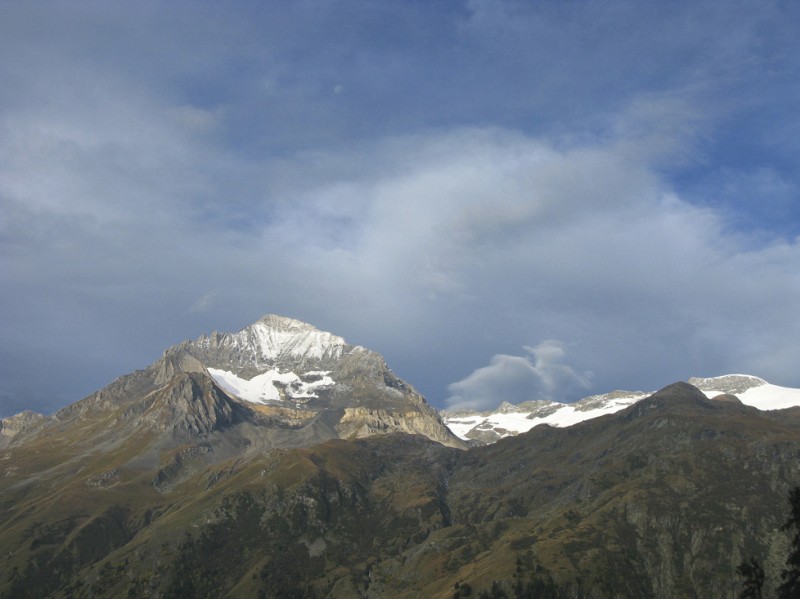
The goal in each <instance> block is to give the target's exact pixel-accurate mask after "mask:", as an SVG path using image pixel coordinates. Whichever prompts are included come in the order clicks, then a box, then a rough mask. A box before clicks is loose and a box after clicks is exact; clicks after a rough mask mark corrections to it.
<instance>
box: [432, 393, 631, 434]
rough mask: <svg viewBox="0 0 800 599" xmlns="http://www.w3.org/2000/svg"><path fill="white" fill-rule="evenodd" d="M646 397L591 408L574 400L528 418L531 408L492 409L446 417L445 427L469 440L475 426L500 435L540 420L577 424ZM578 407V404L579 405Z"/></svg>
mask: <svg viewBox="0 0 800 599" xmlns="http://www.w3.org/2000/svg"><path fill="white" fill-rule="evenodd" d="M644 397H647V394H644V393H643V394H635V395H629V396H625V397H619V398H615V399H612V400H609V401H608V402H607V403H606V404H604V405H603V406H600V407H597V408H594V409H591V410H581V409H576V407H575V406H576V405H577V404H561V407H559V408H558V409H556V410H555V411H553V412H550V413H549V414H546V415H544V416H534V417H532V418H529V417H528V416H530V415H531V414H532V413H531V412H506V413H494V414H491V415H489V416H483V415H480V414H476V415H474V416H466V417H455V418H453V419H452V420H451V419H445V424H446V425H447V427H448V428H449V429H450V430H451V431H453V433H454V434H455V435H456V436H458V437H460V438H461V439H464V440H468V439H469V437H467V433H469V432H470V431H471V430H473V429H474V428H476V427H478V428H479V430H480V429H481V428H483V429H486V430H489V429H491V430H494V431H495V432H496V433H498V434H499V435H500V436H501V437H510V436H514V435H519V434H521V433H526V432H528V431H529V430H531V429H532V428H533V427H534V426H538V425H539V424H549V425H550V426H556V427H565V426H572V425H573V424H578V423H579V422H583V421H584V420H591V419H592V418H597V417H599V416H605V415H606V414H613V413H614V412H618V411H620V410H622V409H624V408H627V407H628V406H630V405H632V404H634V403H636V402H637V401H639V400H640V399H643V398H644ZM578 408H580V406H578Z"/></svg>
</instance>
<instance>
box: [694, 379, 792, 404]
mask: <svg viewBox="0 0 800 599" xmlns="http://www.w3.org/2000/svg"><path fill="white" fill-rule="evenodd" d="M701 391H702V392H703V393H705V394H706V397H708V398H714V397H716V396H717V395H722V394H724V393H725V391H720V390H718V389H701ZM734 395H736V397H738V398H739V401H741V402H742V403H743V404H745V405H746V406H752V407H754V408H758V409H759V410H765V411H766V410H784V409H786V408H793V407H795V406H800V389H794V388H791V387H780V386H778V385H773V384H771V383H767V382H765V383H764V384H763V385H758V386H756V387H751V388H750V389H747V390H746V391H743V392H741V393H735V394H734Z"/></svg>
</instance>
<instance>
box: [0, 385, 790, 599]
mask: <svg viewBox="0 0 800 599" xmlns="http://www.w3.org/2000/svg"><path fill="white" fill-rule="evenodd" d="M85 426H88V424H85ZM97 426H99V424H98V425H97ZM76 430H77V429H75V428H71V427H65V428H64V430H63V431H62V432H61V433H59V434H60V435H61V436H59V434H57V435H54V436H51V437H40V438H37V439H36V440H35V441H26V442H24V443H22V444H21V445H16V446H11V447H9V448H6V449H4V450H1V451H0V472H2V473H3V477H2V478H0V556H1V557H0V570H1V573H0V596H2V597H9V598H11V597H14V598H17V597H44V596H53V597H125V596H129V597H147V596H150V597H225V596H228V597H320V598H321V597H348V598H349V597H359V596H361V597H409V598H411V597H441V598H448V599H449V598H451V597H480V596H486V597H501V596H508V597H592V598H603V597H616V598H623V597H625V598H627V597H658V598H667V597H670V598H672V597H676V598H677V597H698V598H706V597H735V596H737V595H738V593H739V591H740V590H741V579H740V577H739V576H738V575H737V573H736V569H737V567H738V566H739V564H740V563H741V562H742V561H744V560H746V559H749V558H750V556H759V560H760V561H761V563H762V564H763V566H764V570H765V574H766V581H765V597H771V596H773V595H774V594H775V590H776V588H777V586H778V585H779V584H780V582H781V578H780V571H781V569H782V568H783V567H784V561H785V559H786V555H787V554H788V549H789V533H788V532H787V531H783V530H781V526H782V524H783V523H784V522H785V521H786V515H787V514H786V510H787V503H786V497H787V493H788V491H789V489H790V488H792V487H794V486H795V485H797V483H798V481H800V459H798V458H800V429H798V427H797V419H796V415H794V414H792V413H787V414H786V417H785V418H784V417H780V415H775V414H764V413H761V412H758V411H757V410H755V409H753V408H748V407H745V406H742V405H741V404H739V403H737V402H735V401H710V400H707V399H705V397H704V396H703V395H702V393H700V392H699V391H697V390H696V389H695V388H694V387H691V386H689V385H686V384H677V385H673V386H670V387H668V388H666V389H664V390H662V391H661V392H659V393H657V394H655V395H653V396H652V397H650V398H648V399H645V400H642V401H641V402H639V403H638V404H636V405H634V406H632V407H631V408H628V409H627V410H625V411H623V412H619V413H617V414H614V415H611V416H606V417H603V418H599V419H596V420H592V421H587V422H584V423H582V424H579V425H576V426H573V427H570V428H566V429H554V428H550V427H547V426H540V427H537V428H535V429H533V430H532V431H531V432H530V433H528V434H525V435H520V436H519V437H515V438H509V439H506V440H502V441H500V442H498V443H496V444H495V445H491V446H485V447H480V448H474V449H470V450H468V451H463V450H458V449H452V448H446V447H443V446H442V445H439V444H438V443H435V442H433V441H430V440H429V439H426V438H424V437H419V436H411V435H405V434H400V433H397V434H391V435H384V436H379V437H370V438H366V439H360V440H355V441H345V440H331V441H328V442H325V443H322V444H318V445H315V446H312V447H308V448H283V449H271V450H263V451H255V450H252V448H251V449H250V450H248V451H241V452H238V453H237V451H236V449H235V447H236V443H238V441H237V439H240V437H237V436H235V435H234V436H233V437H231V438H227V437H226V436H225V428H224V427H222V428H219V429H218V430H215V431H210V432H206V433H203V434H200V435H197V436H195V437H194V438H191V439H189V438H185V439H183V440H182V441H181V442H180V443H178V442H176V443H177V444H176V445H174V446H169V445H167V444H163V443H162V445H161V446H159V447H151V446H149V445H148V443H150V441H149V439H150V437H148V436H147V433H146V431H145V432H142V433H141V434H133V435H132V436H131V437H130V438H129V439H128V440H126V441H125V442H121V443H119V444H118V445H116V446H110V447H109V449H108V450H106V451H103V450H98V451H96V452H93V451H89V450H87V449H86V447H84V446H83V445H82V444H81V443H82V441H80V439H82V438H83V437H81V436H76V435H78V434H77V432H76ZM86 444H87V445H86V446H87V447H88V446H89V445H90V444H89V441H88V438H87V441H86ZM145 450H146V451H145ZM151 453H152V455H153V456H154V457H153V458H152V459H151V460H149V461H148V460H146V459H143V458H141V456H142V455H150V454H151ZM137 456H139V457H137Z"/></svg>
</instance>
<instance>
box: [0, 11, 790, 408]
mask: <svg viewBox="0 0 800 599" xmlns="http://www.w3.org/2000/svg"><path fill="white" fill-rule="evenodd" d="M734 4H735V6H730V5H729V6H726V7H724V8H723V7H720V6H718V5H717V3H713V2H707V3H704V2H700V3H695V2H692V3H685V4H681V5H679V6H677V7H671V8H670V10H666V9H664V10H661V9H657V8H654V7H653V6H650V5H648V6H649V8H648V9H644V8H643V6H644V5H642V4H640V3H635V2H634V3H628V2H610V3H601V4H598V3H578V4H577V5H574V6H571V5H570V6H568V5H563V4H558V3H536V4H529V3H515V2H485V3H484V2H466V3H458V2H456V3H448V4H445V3H442V4H438V3H437V4H436V5H435V6H431V7H426V6H427V5H412V4H407V3H402V4H398V3H389V2H387V3H381V2H376V3H372V4H371V6H372V7H373V8H372V10H370V11H365V10H363V5H362V4H361V3H349V2H340V3H333V5H331V7H327V5H326V6H321V5H320V4H319V3H311V2H309V3H305V2H297V3H292V4H291V6H286V7H278V6H277V5H270V6H261V5H258V4H256V5H253V4H249V3H242V4H237V3H234V4H233V5H231V7H225V8H224V9H223V8H222V7H220V8H217V7H216V6H215V5H213V4H199V5H198V4H191V5H189V4H186V5H183V4H180V3H163V4H161V3H149V4H144V5H140V4H136V5H134V4H130V5H128V4H104V5H97V3H85V4H84V3H79V2H76V3H69V4H47V5H43V4H42V5H40V4H30V3H14V2H7V3H4V4H3V6H2V7H0V52H2V53H3V56H4V60H3V61H2V63H0V76H2V78H3V80H4V81H7V82H8V85H4V86H3V89H2V90H0V310H2V314H3V327H2V330H0V380H2V383H0V402H2V403H0V416H1V415H7V414H9V413H11V412H14V411H17V410H19V409H21V407H30V408H32V409H39V410H45V411H47V410H52V409H54V408H56V407H58V406H62V405H64V404H66V403H67V402H69V401H74V400H76V399H78V398H80V397H81V396H82V395H85V394H87V393H89V392H90V391H92V390H94V389H96V388H99V387H101V386H103V385H105V384H107V383H108V382H109V381H110V380H112V379H113V378H115V377H116V376H118V375H120V374H123V373H125V372H128V371H130V370H133V369H134V368H141V367H143V366H145V365H147V364H148V363H150V362H152V361H153V360H155V359H156V358H157V357H158V356H159V355H160V354H161V352H162V351H163V350H164V349H165V347H167V346H169V345H171V344H174V343H177V342H179V341H181V340H183V339H185V338H194V337H197V336H199V335H200V334H202V333H206V332H209V331H210V330H212V329H219V330H238V329H239V328H241V327H243V326H246V325H247V324H249V323H251V322H252V321H254V320H256V319H257V318H258V317H259V316H261V315H262V314H264V313H267V312H274V313H279V314H285V315H287V316H292V317H295V318H300V319H303V320H307V321H309V322H311V323H313V324H315V325H316V326H319V327H320V328H323V329H326V330H330V331H332V332H334V333H336V334H339V335H342V336H344V337H345V338H347V339H348V340H349V341H351V342H354V343H359V344H362V345H365V346H368V347H370V348H372V349H375V350H376V351H379V352H381V353H383V354H384V355H385V356H386V357H387V360H388V362H389V364H390V365H391V366H392V368H393V369H394V370H395V371H396V372H397V373H398V374H399V375H400V376H402V377H404V378H405V379H407V380H409V381H410V382H411V383H412V384H414V385H415V386H417V387H419V388H420V390H421V391H422V392H423V393H424V394H425V395H426V396H427V397H428V398H429V399H430V400H431V401H432V402H433V403H434V404H435V405H437V406H440V407H443V406H444V405H445V404H447V403H449V404H453V405H454V404H457V403H464V404H468V403H471V404H473V405H480V406H483V407H486V406H489V405H491V404H492V403H494V404H497V403H499V402H500V401H503V400H512V401H516V400H525V399H539V398H543V397H550V398H557V399H561V400H570V399H577V398H579V397H581V396H582V395H585V394H587V393H589V392H592V393H593V392H604V391H608V390H611V389H613V388H618V387H627V388H637V389H655V388H658V387H660V386H662V385H665V384H668V383H671V382H673V381H675V380H679V379H685V378H687V377H689V376H695V375H698V376H709V375H715V374H723V373H727V372H732V371H733V372H747V373H752V374H756V375H759V376H763V377H765V378H767V379H769V380H770V381H771V382H774V383H777V384H784V385H795V386H800V374H798V370H797V368H796V356H797V339H800V323H799V321H798V319H797V318H796V312H797V306H798V305H800V244H799V242H798V235H800V212H798V206H799V205H800V203H799V202H798V201H797V199H798V198H797V190H798V187H799V186H800V179H798V175H797V173H798V172H800V168H797V167H798V166H800V165H799V164H798V156H799V155H800V145H798V141H797V140H798V139H800V119H799V118H798V113H797V108H796V107H797V106H798V105H799V104H800V103H799V102H798V100H800V97H798V96H800V90H798V88H797V85H796V81H798V80H800V68H799V67H800V58H798V56H800V52H798V51H797V50H800V48H798V42H797V41H796V36H795V35H794V33H795V32H794V28H793V27H792V26H791V23H792V22H798V17H800V14H798V9H797V8H796V7H794V5H791V4H786V3H780V2H774V3H771V2H764V3H750V2H741V3H734ZM189 7H191V8H192V10H188V8H189ZM652 11H655V12H652ZM547 340H559V341H558V342H554V341H547ZM520 348H533V349H526V350H525V353H523V355H520V353H521V350H520ZM548 348H549V351H550V353H547V351H546V350H548ZM589 371H591V372H592V373H593V376H592V377H588V376H587V375H586V374H585V373H587V372H589ZM454 381H455V382H454ZM493 396H494V400H493Z"/></svg>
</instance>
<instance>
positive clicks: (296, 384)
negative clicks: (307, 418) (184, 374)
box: [208, 368, 335, 404]
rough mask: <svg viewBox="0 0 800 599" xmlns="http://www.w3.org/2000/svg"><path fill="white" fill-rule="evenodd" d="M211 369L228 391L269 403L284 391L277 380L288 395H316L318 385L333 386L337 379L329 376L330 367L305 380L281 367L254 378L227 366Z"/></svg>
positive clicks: (323, 387) (210, 372)
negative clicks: (225, 368)
mask: <svg viewBox="0 0 800 599" xmlns="http://www.w3.org/2000/svg"><path fill="white" fill-rule="evenodd" d="M208 373H209V374H210V375H211V378H213V379H214V381H215V382H216V383H217V384H218V385H219V386H220V387H221V388H222V389H223V391H225V392H226V393H230V394H232V395H235V396H236V397H238V398H239V399H243V400H245V401H249V402H251V403H261V404H263V403H267V402H269V401H280V400H281V394H280V391H279V390H278V387H277V386H276V385H275V383H278V384H280V385H281V387H283V389H284V393H285V395H286V397H287V398H288V399H300V400H302V399H313V398H316V397H318V396H317V394H316V393H315V391H316V390H318V389H325V388H328V387H332V386H333V385H334V384H335V381H334V380H333V379H332V378H331V377H330V376H329V375H330V371H328V370H326V371H322V370H319V371H310V372H307V373H305V374H304V375H303V376H304V377H306V378H307V377H309V376H312V377H320V378H319V379H317V380H313V381H304V380H303V379H302V378H301V377H299V376H298V375H297V374H295V373H294V372H291V371H288V372H280V371H278V370H274V369H273V370H268V371H267V372H264V373H263V374H259V375H257V376H254V377H253V378H252V379H250V380H247V379H242V378H239V377H238V376H236V375H235V374H233V373H232V372H229V371H227V370H220V369H217V368H209V369H208Z"/></svg>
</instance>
